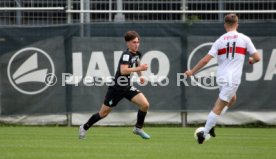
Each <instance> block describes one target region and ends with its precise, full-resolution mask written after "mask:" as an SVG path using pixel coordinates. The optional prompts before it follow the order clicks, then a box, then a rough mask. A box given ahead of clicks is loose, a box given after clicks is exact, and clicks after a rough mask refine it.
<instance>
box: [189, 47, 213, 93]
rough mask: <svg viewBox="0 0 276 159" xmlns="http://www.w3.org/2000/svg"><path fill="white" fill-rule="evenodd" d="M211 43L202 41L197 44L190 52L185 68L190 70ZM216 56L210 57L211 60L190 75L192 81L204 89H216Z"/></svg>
mask: <svg viewBox="0 0 276 159" xmlns="http://www.w3.org/2000/svg"><path fill="white" fill-rule="evenodd" d="M212 44H213V43H203V44H201V45H199V46H197V47H196V48H195V49H194V50H193V51H192V52H191V54H190V56H189V59H188V64H187V65H188V66H187V68H188V69H189V70H190V69H192V68H193V66H195V65H196V63H197V62H198V61H199V60H200V59H201V58H202V57H203V56H205V54H206V53H207V52H208V51H209V49H210V46H212ZM217 66H218V65H217V58H212V60H211V61H210V62H209V63H208V64H207V65H206V66H204V67H203V68H202V69H201V70H199V72H197V73H196V74H195V75H194V76H192V77H191V80H192V82H194V83H196V84H197V85H198V86H199V87H201V88H204V89H211V90H213V89H218V85H217V84H216V80H215V74H216V70H217Z"/></svg>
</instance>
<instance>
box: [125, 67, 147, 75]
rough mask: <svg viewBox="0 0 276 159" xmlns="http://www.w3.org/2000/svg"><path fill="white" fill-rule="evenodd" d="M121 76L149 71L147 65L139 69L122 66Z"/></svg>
mask: <svg viewBox="0 0 276 159" xmlns="http://www.w3.org/2000/svg"><path fill="white" fill-rule="evenodd" d="M120 69H121V74H122V75H129V74H131V73H132V72H140V71H146V70H147V69H148V65H147V64H141V65H139V66H138V67H134V68H129V67H128V65H127V64H126V65H120Z"/></svg>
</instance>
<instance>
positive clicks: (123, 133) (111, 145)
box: [0, 126, 276, 159]
mask: <svg viewBox="0 0 276 159" xmlns="http://www.w3.org/2000/svg"><path fill="white" fill-rule="evenodd" d="M194 130H195V128H180V127H178V128H177V127H173V128H172V127H146V128H145V131H146V132H148V133H149V134H150V135H151V137H152V138H151V139H150V140H143V139H141V138H140V137H139V136H137V135H134V134H132V128H131V127H93V128H91V129H90V131H89V132H88V135H87V137H86V139H84V140H79V139H78V127H24V126H19V127H7V126H3V127H0V159H201V158H203V159H273V158H276V129H275V128H217V129H216V133H217V137H215V138H211V139H210V140H209V141H207V142H205V143H204V144H203V145H199V144H197V143H196V141H195V139H194V137H193V133H194Z"/></svg>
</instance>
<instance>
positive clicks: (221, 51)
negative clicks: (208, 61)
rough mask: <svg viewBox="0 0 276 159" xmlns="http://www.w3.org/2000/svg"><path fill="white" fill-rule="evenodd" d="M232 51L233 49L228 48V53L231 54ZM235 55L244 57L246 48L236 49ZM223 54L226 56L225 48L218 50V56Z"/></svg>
mask: <svg viewBox="0 0 276 159" xmlns="http://www.w3.org/2000/svg"><path fill="white" fill-rule="evenodd" d="M232 50H233V48H232V47H230V48H229V53H232ZM235 53H237V54H242V55H245V54H246V48H242V47H236V51H235ZM223 54H226V48H223V49H219V50H218V55H223Z"/></svg>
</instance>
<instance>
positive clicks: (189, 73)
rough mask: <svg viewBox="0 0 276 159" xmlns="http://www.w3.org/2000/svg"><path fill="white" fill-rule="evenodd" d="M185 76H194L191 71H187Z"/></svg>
mask: <svg viewBox="0 0 276 159" xmlns="http://www.w3.org/2000/svg"><path fill="white" fill-rule="evenodd" d="M184 74H185V75H186V76H188V77H191V76H192V75H193V72H192V71H191V70H187V71H186V72H185V73H184Z"/></svg>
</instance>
